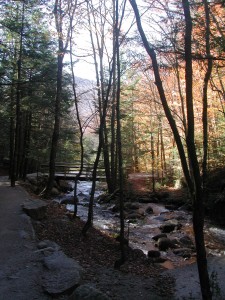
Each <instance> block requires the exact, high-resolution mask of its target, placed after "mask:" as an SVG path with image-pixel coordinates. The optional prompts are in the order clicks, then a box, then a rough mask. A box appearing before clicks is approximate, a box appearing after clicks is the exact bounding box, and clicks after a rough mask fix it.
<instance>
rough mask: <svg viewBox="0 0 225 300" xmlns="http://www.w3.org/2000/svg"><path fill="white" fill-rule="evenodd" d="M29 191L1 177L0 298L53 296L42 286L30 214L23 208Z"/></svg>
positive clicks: (4, 299) (30, 299)
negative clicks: (46, 292)
mask: <svg viewBox="0 0 225 300" xmlns="http://www.w3.org/2000/svg"><path fill="white" fill-rule="evenodd" d="M27 197H28V195H27V193H26V192H25V191H24V190H23V189H22V188H20V187H19V186H16V187H15V188H11V187H10V186H9V182H8V181H7V177H3V176H1V177H0V241H1V242H0V299H1V300H14V299H15V300H28V299H29V300H33V299H43V300H47V299H51V298H49V297H48V296H47V295H45V294H44V293H43V291H42V288H41V286H40V284H39V283H40V275H41V272H42V264H41V263H40V262H39V257H38V254H37V253H36V252H35V251H36V250H37V248H36V242H35V238H34V233H33V231H32V226H31V222H30V219H29V217H27V215H25V214H24V213H23V211H22V209H21V203H23V202H24V200H25V199H26V198H27Z"/></svg>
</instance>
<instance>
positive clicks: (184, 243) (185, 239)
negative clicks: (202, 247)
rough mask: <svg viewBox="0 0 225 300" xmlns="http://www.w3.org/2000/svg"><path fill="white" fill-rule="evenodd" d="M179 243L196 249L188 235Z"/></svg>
mask: <svg viewBox="0 0 225 300" xmlns="http://www.w3.org/2000/svg"><path fill="white" fill-rule="evenodd" d="M179 242H180V243H181V244H183V245H185V246H187V247H194V243H193V241H192V239H191V238H190V237H189V236H188V235H185V236H183V237H181V238H180V239H179Z"/></svg>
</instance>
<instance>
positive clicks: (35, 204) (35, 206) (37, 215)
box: [22, 199, 47, 220]
mask: <svg viewBox="0 0 225 300" xmlns="http://www.w3.org/2000/svg"><path fill="white" fill-rule="evenodd" d="M22 209H23V211H25V213H26V214H27V215H28V216H30V217H31V218H32V219H35V220H41V219H43V218H45V215H46V210H47V203H46V202H44V201H42V200H39V199H28V200H26V201H25V202H24V203H23V204H22Z"/></svg>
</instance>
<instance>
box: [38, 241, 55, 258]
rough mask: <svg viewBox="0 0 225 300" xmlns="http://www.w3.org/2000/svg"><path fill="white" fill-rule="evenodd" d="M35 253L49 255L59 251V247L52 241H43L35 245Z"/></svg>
mask: <svg viewBox="0 0 225 300" xmlns="http://www.w3.org/2000/svg"><path fill="white" fill-rule="evenodd" d="M37 248H38V250H37V252H42V253H43V254H44V255H46V256H47V255H49V254H50V253H51V252H54V251H59V250H60V246H59V245H58V244H56V243H55V242H53V241H50V240H43V241H41V242H39V243H38V244H37Z"/></svg>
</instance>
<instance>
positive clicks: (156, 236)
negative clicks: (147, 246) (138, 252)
mask: <svg viewBox="0 0 225 300" xmlns="http://www.w3.org/2000/svg"><path fill="white" fill-rule="evenodd" d="M163 237H165V238H166V237H167V234H165V233H159V234H156V235H154V236H153V237H152V239H153V240H154V241H158V239H160V238H163Z"/></svg>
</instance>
